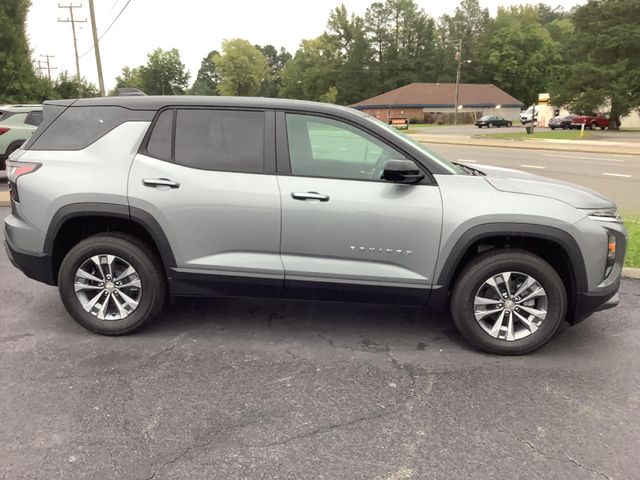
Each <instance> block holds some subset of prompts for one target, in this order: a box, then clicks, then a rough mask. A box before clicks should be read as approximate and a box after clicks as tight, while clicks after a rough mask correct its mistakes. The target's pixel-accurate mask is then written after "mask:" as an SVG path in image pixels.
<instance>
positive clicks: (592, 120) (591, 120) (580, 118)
mask: <svg viewBox="0 0 640 480" xmlns="http://www.w3.org/2000/svg"><path fill="white" fill-rule="evenodd" d="M582 125H584V128H588V129H589V130H595V129H596V128H601V129H602V130H604V129H605V128H608V127H609V119H608V118H604V117H601V116H600V115H596V116H590V115H573V116H572V117H571V128H582Z"/></svg>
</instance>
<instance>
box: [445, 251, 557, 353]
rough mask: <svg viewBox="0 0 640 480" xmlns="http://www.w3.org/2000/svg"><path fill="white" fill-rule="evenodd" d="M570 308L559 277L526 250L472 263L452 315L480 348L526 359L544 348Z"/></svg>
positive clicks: (461, 278)
mask: <svg viewBox="0 0 640 480" xmlns="http://www.w3.org/2000/svg"><path fill="white" fill-rule="evenodd" d="M566 310H567V293H566V290H565V288H564V284H563V283H562V280H561V278H560V276H559V275H558V273H557V272H556V271H555V270H554V268H553V267H551V265H549V264H548V263H547V262H545V261H544V260H543V259H542V258H540V257H538V256H537V255H533V254H532V253H529V252H527V251H524V250H516V249H500V250H494V251H489V252H486V253H484V254H482V255H480V256H478V257H477V258H476V259H475V260H473V261H472V262H471V263H470V264H469V265H467V266H466V267H465V268H464V270H463V271H462V273H461V274H460V276H459V277H458V281H457V282H456V284H455V286H454V288H453V292H452V295H451V314H452V316H453V319H454V321H455V324H456V327H457V328H458V330H459V331H460V333H461V334H462V336H463V337H464V338H465V339H466V340H467V341H468V342H469V343H471V344H472V345H473V346H475V347H476V348H478V349H480V350H483V351H485V352H488V353H495V354H500V355H522V354H525V353H528V352H531V351H533V350H536V349H537V348H540V347H541V346H542V345H544V344H545V343H546V342H547V341H548V340H549V339H550V338H551V337H552V336H553V334H554V333H555V331H556V330H557V328H558V326H559V325H560V322H561V321H562V320H563V319H564V318H565V314H566Z"/></svg>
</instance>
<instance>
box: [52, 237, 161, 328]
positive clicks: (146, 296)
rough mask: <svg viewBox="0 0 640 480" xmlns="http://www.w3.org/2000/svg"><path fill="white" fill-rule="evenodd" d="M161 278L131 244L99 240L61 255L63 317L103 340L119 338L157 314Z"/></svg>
mask: <svg viewBox="0 0 640 480" xmlns="http://www.w3.org/2000/svg"><path fill="white" fill-rule="evenodd" d="M162 272H163V270H162V267H161V266H160V264H159V262H158V259H157V258H156V256H155V255H154V254H152V253H150V251H149V248H148V247H147V246H146V245H145V244H144V243H143V242H141V241H139V240H138V239H137V238H135V237H132V236H130V235H126V234H120V233H109V234H99V235H94V236H92V237H89V238H86V239H85V240H82V241H81V242H80V243H78V244H77V245H76V246H75V247H73V248H72V249H71V250H70V251H69V253H67V255H66V256H65V258H64V260H63V261H62V265H61V266H60V271H59V273H58V289H59V291H60V297H61V298H62V302H63V304H64V306H65V308H66V309H67V312H69V314H70V315H71V317H72V318H73V319H74V320H75V321H76V322H78V323H79V324H80V325H82V326H83V327H85V328H87V329H89V330H91V331H93V332H96V333H100V334H103V335H122V334H125V333H129V332H132V331H134V330H136V329H137V328H139V327H141V326H142V325H143V324H144V323H145V322H146V321H147V320H149V319H151V318H152V317H154V316H155V315H157V314H158V313H159V312H160V310H161V309H162V306H163V304H164V297H165V291H166V288H165V282H164V274H163V273H162Z"/></svg>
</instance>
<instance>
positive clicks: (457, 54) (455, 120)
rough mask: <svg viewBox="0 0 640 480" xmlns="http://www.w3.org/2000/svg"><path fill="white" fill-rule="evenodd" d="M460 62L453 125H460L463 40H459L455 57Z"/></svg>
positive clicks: (457, 73)
mask: <svg viewBox="0 0 640 480" xmlns="http://www.w3.org/2000/svg"><path fill="white" fill-rule="evenodd" d="M454 58H455V59H456V60H457V62H458V71H457V72H456V104H455V105H454V106H455V112H454V114H453V124H454V125H458V98H459V95H460V70H462V39H460V40H458V46H457V50H456V55H455V57H454Z"/></svg>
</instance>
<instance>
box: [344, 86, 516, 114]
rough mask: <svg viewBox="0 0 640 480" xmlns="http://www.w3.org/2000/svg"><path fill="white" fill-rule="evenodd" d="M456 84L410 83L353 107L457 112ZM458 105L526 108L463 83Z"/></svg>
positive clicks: (490, 89) (494, 90) (509, 98)
mask: <svg viewBox="0 0 640 480" xmlns="http://www.w3.org/2000/svg"><path fill="white" fill-rule="evenodd" d="M455 103H456V84H455V83H410V84H409V85H405V86H404V87H400V88H396V89H395V90H391V91H390V92H386V93H383V94H381V95H378V96H375V97H372V98H368V99H367V100H363V101H361V102H358V103H356V104H354V105H352V107H354V108H357V109H358V110H365V109H370V108H454V107H455ZM458 104H459V105H463V106H465V107H484V108H488V107H495V106H496V105H501V106H502V107H523V106H524V104H523V103H522V102H520V101H519V100H517V99H515V98H513V97H512V96H511V95H509V94H508V93H507V92H505V91H504V90H502V89H500V88H498V87H496V86H495V85H492V84H476V83H461V84H460V88H459V92H458Z"/></svg>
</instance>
